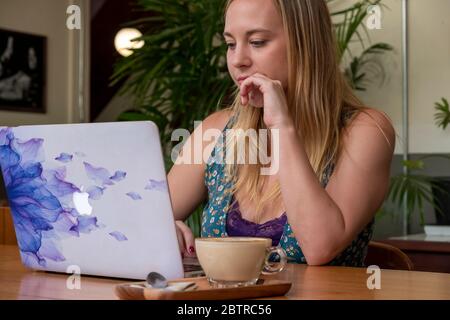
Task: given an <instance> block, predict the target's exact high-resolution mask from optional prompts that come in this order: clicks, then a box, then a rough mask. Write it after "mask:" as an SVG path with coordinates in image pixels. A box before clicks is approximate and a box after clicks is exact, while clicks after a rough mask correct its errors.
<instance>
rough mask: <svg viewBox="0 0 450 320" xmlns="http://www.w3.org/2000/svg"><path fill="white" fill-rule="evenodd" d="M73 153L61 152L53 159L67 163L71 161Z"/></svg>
mask: <svg viewBox="0 0 450 320" xmlns="http://www.w3.org/2000/svg"><path fill="white" fill-rule="evenodd" d="M72 158H73V155H71V154H68V153H64V152H63V153H61V154H60V155H59V156H58V157H56V158H55V160H58V161H60V162H62V163H67V162H70V161H72Z"/></svg>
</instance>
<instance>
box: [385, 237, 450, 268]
mask: <svg viewBox="0 0 450 320" xmlns="http://www.w3.org/2000/svg"><path fill="white" fill-rule="evenodd" d="M379 241H380V242H382V243H384V244H388V245H392V246H395V247H397V248H399V249H400V250H402V251H403V252H404V253H405V254H406V255H407V256H408V257H409V259H410V260H411V261H412V262H413V264H414V270H415V271H428V272H446V273H450V237H445V236H427V235H426V234H414V235H408V236H403V237H391V238H388V239H383V240H379Z"/></svg>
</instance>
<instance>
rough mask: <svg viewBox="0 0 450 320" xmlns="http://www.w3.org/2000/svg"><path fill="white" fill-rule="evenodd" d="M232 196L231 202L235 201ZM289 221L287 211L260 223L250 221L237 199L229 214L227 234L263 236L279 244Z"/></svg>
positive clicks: (274, 243) (274, 244)
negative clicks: (243, 215) (242, 213)
mask: <svg viewBox="0 0 450 320" xmlns="http://www.w3.org/2000/svg"><path fill="white" fill-rule="evenodd" d="M234 200H235V199H234V197H232V198H231V203H233V201H234ZM286 222H287V216H286V213H283V215H282V216H281V217H279V218H276V219H273V220H270V221H267V222H265V223H262V224H258V223H255V222H252V221H248V220H246V219H244V218H242V216H241V211H240V210H239V204H238V202H237V201H236V202H235V203H233V205H232V207H231V208H230V210H229V211H228V214H227V234H228V236H230V237H262V238H270V239H272V245H273V246H277V245H278V243H279V242H280V239H281V236H282V235H283V229H284V225H285V224H286Z"/></svg>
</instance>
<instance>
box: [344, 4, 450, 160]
mask: <svg viewBox="0 0 450 320" xmlns="http://www.w3.org/2000/svg"><path fill="white" fill-rule="evenodd" d="M346 2H347V3H353V2H354V1H353V0H346ZM382 2H383V3H384V4H385V5H386V6H387V7H388V8H385V9H384V11H383V16H382V29H381V30H371V31H369V35H370V38H371V40H372V42H374V43H375V42H387V43H389V44H391V45H393V46H394V47H395V49H396V52H395V54H394V55H388V56H386V58H385V59H384V61H385V64H386V70H387V75H388V81H387V82H386V83H385V84H384V85H383V86H381V87H378V86H372V87H370V88H369V90H368V91H367V92H364V93H359V96H360V97H361V98H362V99H363V100H364V102H366V103H367V104H368V105H370V106H373V107H376V108H377V109H380V110H383V111H384V112H386V113H387V114H388V115H389V116H390V117H391V119H392V120H393V122H394V125H395V129H396V131H397V133H398V134H399V136H400V139H398V143H397V147H396V153H397V154H398V153H401V152H402V145H401V143H402V140H401V137H402V56H401V50H402V47H401V43H402V42H401V41H402V33H401V31H402V28H401V27H402V24H401V23H402V22H401V3H402V2H401V0H383V1H382ZM408 2H409V15H408V18H409V28H410V29H409V33H410V35H409V52H410V65H409V82H410V93H409V101H410V106H409V108H410V116H409V134H410V137H409V151H410V152H411V153H448V152H450V129H447V130H446V131H443V130H442V129H440V128H438V127H437V126H436V125H435V121H434V113H435V111H434V103H435V102H437V101H439V100H440V99H441V97H447V99H450V37H449V36H448V35H449V34H450V18H449V17H448V15H449V14H450V1H449V0H429V1H423V0H408Z"/></svg>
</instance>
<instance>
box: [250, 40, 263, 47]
mask: <svg viewBox="0 0 450 320" xmlns="http://www.w3.org/2000/svg"><path fill="white" fill-rule="evenodd" d="M250 43H251V44H252V45H254V46H255V47H262V46H263V45H264V44H265V43H266V41H252V42H250Z"/></svg>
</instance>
